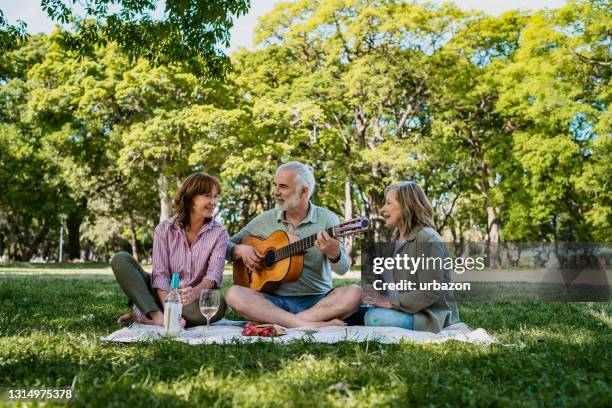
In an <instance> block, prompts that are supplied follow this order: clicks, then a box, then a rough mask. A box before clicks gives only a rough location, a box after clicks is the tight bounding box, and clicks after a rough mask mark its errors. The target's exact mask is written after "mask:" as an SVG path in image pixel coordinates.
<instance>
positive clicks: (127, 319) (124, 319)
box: [117, 313, 134, 325]
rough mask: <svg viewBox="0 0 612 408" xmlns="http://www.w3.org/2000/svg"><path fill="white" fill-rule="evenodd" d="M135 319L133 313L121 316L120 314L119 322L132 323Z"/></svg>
mask: <svg viewBox="0 0 612 408" xmlns="http://www.w3.org/2000/svg"><path fill="white" fill-rule="evenodd" d="M133 321H134V316H132V314H131V313H126V314H122V315H121V316H119V318H118V319H117V324H121V325H123V324H127V323H131V322H133Z"/></svg>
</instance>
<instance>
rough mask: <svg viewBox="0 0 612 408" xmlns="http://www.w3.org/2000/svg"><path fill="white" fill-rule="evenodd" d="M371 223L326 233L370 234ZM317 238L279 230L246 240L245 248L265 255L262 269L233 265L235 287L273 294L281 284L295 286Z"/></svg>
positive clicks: (362, 221)
mask: <svg viewBox="0 0 612 408" xmlns="http://www.w3.org/2000/svg"><path fill="white" fill-rule="evenodd" d="M369 225H370V221H368V219H367V218H364V217H358V218H353V219H352V220H348V221H344V222H343V223H341V224H339V225H336V226H335V227H331V228H328V229H326V230H325V231H327V233H328V234H329V235H330V236H332V237H333V238H336V239H338V238H340V237H346V236H349V235H354V234H359V233H362V232H365V231H367V229H368V227H369ZM316 238H317V234H313V235H309V236H307V237H306V238H302V239H300V238H299V237H298V236H297V235H295V234H292V233H289V232H286V231H282V230H278V231H274V232H273V233H272V234H270V236H268V237H267V238H260V237H246V238H245V239H243V240H242V242H241V244H242V245H251V246H252V247H254V248H255V249H256V250H257V251H259V252H260V253H262V254H264V257H263V259H262V260H261V263H260V265H261V268H259V269H250V268H248V267H247V266H246V265H245V264H244V263H243V262H242V261H236V262H234V265H233V267H234V284H235V285H239V286H245V287H247V288H251V289H254V290H257V291H259V292H265V293H273V292H274V291H276V288H277V287H278V285H279V284H280V283H281V282H294V281H296V280H298V279H299V278H300V276H301V275H302V269H303V267H304V253H305V252H306V250H308V248H311V247H313V246H314V244H315V239H316Z"/></svg>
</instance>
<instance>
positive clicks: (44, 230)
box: [23, 221, 49, 261]
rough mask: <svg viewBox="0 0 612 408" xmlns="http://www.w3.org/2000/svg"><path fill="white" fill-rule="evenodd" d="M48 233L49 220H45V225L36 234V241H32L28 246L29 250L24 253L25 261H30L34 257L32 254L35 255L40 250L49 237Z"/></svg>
mask: <svg viewBox="0 0 612 408" xmlns="http://www.w3.org/2000/svg"><path fill="white" fill-rule="evenodd" d="M48 234H49V225H47V222H46V221H45V222H43V225H42V227H41V229H40V231H39V232H38V234H37V235H36V238H35V239H34V241H32V243H31V244H30V245H29V246H28V248H27V250H26V251H25V253H24V254H23V260H24V261H29V260H30V259H31V258H32V256H34V254H35V253H36V251H37V250H38V247H39V246H40V244H42V243H43V241H44V240H45V239H46V238H47V235H48Z"/></svg>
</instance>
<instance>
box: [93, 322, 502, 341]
mask: <svg viewBox="0 0 612 408" xmlns="http://www.w3.org/2000/svg"><path fill="white" fill-rule="evenodd" d="M244 323H246V322H240V321H231V320H226V319H222V320H221V321H219V322H217V323H215V324H212V325H210V327H209V330H208V334H207V335H205V332H206V326H196V327H191V328H189V329H186V330H183V331H182V332H181V335H180V336H178V337H176V340H178V341H182V342H185V343H189V344H204V343H208V344H210V343H218V344H221V343H249V342H253V341H268V342H271V341H273V342H282V343H287V342H290V341H295V340H301V341H308V342H314V343H328V344H332V343H337V342H340V341H352V342H363V341H376V342H379V343H385V344H389V343H399V342H400V341H402V340H407V341H412V342H415V343H443V342H445V341H448V340H458V341H463V342H467V343H473V344H480V345H489V344H492V343H498V341H497V339H495V338H494V337H492V336H491V335H489V333H487V332H486V331H485V330H484V329H476V330H471V329H470V328H469V327H468V326H467V325H466V324H465V323H458V324H454V325H452V326H448V327H446V328H445V329H444V330H442V331H441V332H440V333H437V334H435V333H429V332H418V331H413V330H406V329H400V328H397V327H372V326H331V327H323V328H320V329H317V330H305V329H299V328H297V329H287V334H286V335H284V336H279V337H258V336H243V335H242V329H243V327H242V326H243V325H244ZM161 337H163V329H162V328H161V327H158V326H147V325H141V324H137V323H134V324H132V325H131V326H130V327H124V328H123V329H120V330H117V331H116V332H114V333H112V334H111V335H110V336H106V337H102V338H101V340H103V341H112V342H119V343H134V342H139V341H151V340H156V339H159V338H161Z"/></svg>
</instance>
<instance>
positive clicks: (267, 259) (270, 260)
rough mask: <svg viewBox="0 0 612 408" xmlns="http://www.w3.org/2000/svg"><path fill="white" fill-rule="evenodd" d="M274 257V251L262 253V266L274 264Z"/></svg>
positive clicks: (266, 266)
mask: <svg viewBox="0 0 612 408" xmlns="http://www.w3.org/2000/svg"><path fill="white" fill-rule="evenodd" d="M274 262H275V259H274V251H272V250H270V251H268V252H266V254H265V255H264V258H263V260H262V264H263V266H264V268H269V267H271V266H272V265H274Z"/></svg>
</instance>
